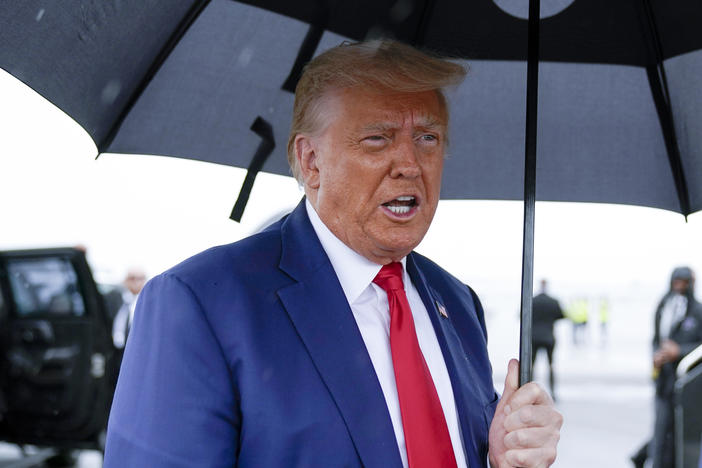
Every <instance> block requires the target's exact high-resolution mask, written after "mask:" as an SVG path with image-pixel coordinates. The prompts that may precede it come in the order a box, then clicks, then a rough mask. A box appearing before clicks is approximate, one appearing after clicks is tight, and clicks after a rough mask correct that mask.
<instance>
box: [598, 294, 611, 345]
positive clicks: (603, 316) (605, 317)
mask: <svg viewBox="0 0 702 468" xmlns="http://www.w3.org/2000/svg"><path fill="white" fill-rule="evenodd" d="M609 310H610V309H609V299H608V298H607V297H606V296H602V297H601V298H600V307H599V318H600V344H601V345H602V346H604V345H605V344H607V324H608V323H609Z"/></svg>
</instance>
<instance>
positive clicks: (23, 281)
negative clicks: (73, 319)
mask: <svg viewBox="0 0 702 468" xmlns="http://www.w3.org/2000/svg"><path fill="white" fill-rule="evenodd" d="M7 273H8V277H9V280H10V287H11V290H12V296H13V300H14V302H15V310H16V313H17V315H19V316H20V317H26V316H31V315H46V314H51V315H74V316H81V315H83V314H84V313H85V304H84V303H83V297H82V296H81V294H80V291H79V286H78V277H77V275H76V272H75V270H74V269H73V265H71V262H70V261H69V260H68V259H65V258H59V257H53V258H41V259H10V260H8V261H7Z"/></svg>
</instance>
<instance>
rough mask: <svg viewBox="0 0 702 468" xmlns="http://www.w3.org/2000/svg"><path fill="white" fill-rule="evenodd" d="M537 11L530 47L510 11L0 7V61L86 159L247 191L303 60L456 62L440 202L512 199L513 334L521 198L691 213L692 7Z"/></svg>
mask: <svg viewBox="0 0 702 468" xmlns="http://www.w3.org/2000/svg"><path fill="white" fill-rule="evenodd" d="M542 3H543V8H542V11H543V12H544V17H543V19H541V21H540V22H538V21H536V20H535V19H534V20H533V21H532V28H531V33H530V34H531V36H532V40H531V42H530V47H529V49H528V48H527V37H528V36H527V34H528V27H527V21H526V20H525V19H524V18H523V17H524V16H526V8H524V7H525V6H526V0H522V1H519V0H473V1H470V2H466V1H449V0H443V1H442V0H373V1H363V0H359V1H357V2H345V1H340V0H304V1H302V0H301V1H297V2H288V1H283V0H265V1H264V0H260V1H254V0H251V1H246V2H235V1H231V0H210V1H208V0H187V1H186V0H182V1H178V2H172V1H166V0H149V1H145V0H120V1H117V0H114V1H109V2H98V1H86V0H73V1H67V2H61V3H60V4H59V3H57V2H45V1H41V0H6V1H5V2H3V5H2V7H0V25H1V27H0V67H2V68H4V69H5V70H7V71H8V72H10V73H11V74H13V75H14V76H16V77H17V78H19V79H20V80H22V81H24V82H25V83H27V84H28V85H29V86H31V87H32V88H33V89H35V90H36V91H38V92H39V93H40V94H42V95H43V96H45V97H46V98H47V99H49V100H50V101H51V102H53V103H54V104H56V105H57V106H58V107H59V108H61V109H62V110H64V111H65V112H66V113H67V114H68V115H70V116H71V117H73V118H74V119H75V120H76V121H77V122H78V123H79V124H80V125H81V126H83V128H85V129H86V131H87V132H88V133H89V134H90V135H91V137H92V138H93V140H94V141H95V143H96V145H97V148H98V151H99V152H117V153H138V154H160V155H170V156H177V157H185V158H192V159H201V160H205V161H211V162H215V163H221V164H230V165H235V166H240V167H246V168H249V177H247V182H246V183H245V186H249V187H250V185H251V183H252V182H253V178H254V177H255V174H256V172H257V171H259V170H265V171H268V172H274V173H279V174H287V173H288V168H287V162H286V160H285V154H284V153H285V149H284V146H285V145H283V144H280V143H281V142H284V141H285V140H286V138H287V131H288V125H289V115H290V110H291V108H292V99H293V97H292V94H291V93H290V91H291V90H292V89H294V85H295V83H296V80H297V76H298V75H299V72H300V70H301V68H302V66H303V65H304V63H305V62H306V61H307V60H308V59H309V58H310V57H311V56H313V55H314V54H315V53H316V52H317V51H319V50H323V49H326V48H327V47H329V46H332V45H336V44H338V43H339V42H340V41H341V40H343V39H345V38H351V39H363V38H365V37H372V36H393V37H396V38H398V39H400V40H403V41H406V42H409V43H412V44H415V45H418V46H423V47H427V48H430V49H433V50H436V51H438V52H442V53H447V54H450V55H452V56H454V57H457V58H460V59H466V60H468V64H469V65H470V68H471V73H470V75H469V78H468V79H467V80H466V82H465V83H464V85H462V86H461V87H460V88H458V89H457V90H456V91H455V92H454V93H453V95H452V96H451V102H452V103H453V104H452V126H453V131H452V143H451V149H450V153H451V157H450V158H449V160H448V161H447V163H446V171H445V175H444V182H443V189H442V197H443V198H482V199H522V198H525V201H526V202H527V203H526V204H525V215H526V216H525V220H526V227H527V229H525V249H524V255H525V257H524V278H523V299H522V308H523V313H524V314H525V315H526V316H527V320H525V321H524V324H525V325H526V329H525V330H523V336H526V335H528V324H529V323H530V321H529V320H528V316H529V315H530V314H529V311H530V295H531V255H532V251H531V247H530V245H531V243H530V234H529V233H530V232H531V231H530V224H531V223H532V222H533V200H534V199H535V198H536V199H539V200H561V201H589V202H612V203H627V204H636V205H645V206H652V207H658V208H664V209H669V210H674V211H679V212H681V213H683V214H685V215H687V214H689V213H691V212H694V211H697V210H700V209H702V127H701V125H702V124H701V123H700V122H702V84H701V83H702V82H700V80H699V77H700V76H702V50H701V49H702V28H700V27H699V25H700V24H702V4H701V3H700V2H699V1H698V0H678V1H676V2H666V1H664V0H619V1H616V2H613V1H611V0H574V1H573V0H551V1H546V0H543V2H542ZM531 4H532V10H533V12H537V11H538V9H539V5H538V2H535V1H534V0H532V1H531ZM520 8H522V10H521V11H520ZM546 15H550V16H548V17H546ZM532 16H533V18H536V16H537V15H532ZM536 26H538V27H539V28H540V34H538V31H537V30H536V29H535V27H536ZM536 38H539V40H540V46H539V47H537V43H536V42H535V41H534V39H536ZM528 50H530V51H531V58H532V60H531V63H532V66H531V68H530V72H529V75H530V83H531V85H530V90H531V92H530V94H529V96H530V97H529V102H530V103H531V105H530V107H529V112H528V113H529V115H530V117H529V118H528V121H527V120H526V118H525V112H524V106H525V103H526V101H527V97H526V93H525V89H526V87H525V83H526V82H527V66H526V62H525V61H526V59H527V55H528V54H527V52H528ZM537 53H538V55H540V56H541V60H542V62H541V65H540V85H539V86H538V90H539V94H538V100H537V97H536V93H535V90H536V89H537V84H536V77H537V73H536V72H537V67H535V66H534V65H535V63H536V56H537ZM537 102H538V106H539V109H540V114H539V120H538V129H537V120H536V118H535V109H536V103H537ZM525 129H528V131H525ZM537 130H538V131H537ZM537 136H538V141H539V146H538V162H536V161H537V160H536V158H535V157H536V156H537V151H536V137H537ZM525 141H527V145H526V147H527V156H529V157H528V158H527V165H526V168H527V170H526V172H525V171H523V167H524V166H523V164H524V148H525V143H524V142H525ZM276 143H277V144H276ZM534 177H536V178H538V186H537V190H536V192H533V191H530V190H531V189H530V187H531V188H532V189H533V182H534ZM247 196H248V193H247V191H246V189H244V190H243V191H242V196H241V197H240V200H245V198H246V197H247ZM241 208H242V204H241V203H239V204H238V207H236V209H235V213H233V215H237V214H238V215H239V216H240V214H241ZM528 342H529V340H528V339H526V340H525V339H523V340H522V344H523V350H522V362H523V364H524V365H523V366H522V380H524V381H525V380H529V377H530V366H529V363H530V359H528V357H527V356H528V351H529V350H528V344H529V343H528ZM525 353H526V354H525Z"/></svg>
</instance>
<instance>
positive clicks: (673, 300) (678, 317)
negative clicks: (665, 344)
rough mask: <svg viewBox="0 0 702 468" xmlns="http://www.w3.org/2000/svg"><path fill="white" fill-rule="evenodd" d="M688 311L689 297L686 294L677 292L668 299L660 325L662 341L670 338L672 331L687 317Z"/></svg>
mask: <svg viewBox="0 0 702 468" xmlns="http://www.w3.org/2000/svg"><path fill="white" fill-rule="evenodd" d="M686 313H687V298H686V297H685V296H683V295H682V294H677V293H676V294H672V295H671V296H670V297H668V299H666V301H665V305H663V310H661V320H660V323H659V325H658V336H659V338H660V340H661V341H663V340H667V339H668V337H669V336H670V332H671V331H672V330H673V328H674V327H675V326H676V325H677V324H678V323H680V322H681V321H682V319H684V318H685V314H686Z"/></svg>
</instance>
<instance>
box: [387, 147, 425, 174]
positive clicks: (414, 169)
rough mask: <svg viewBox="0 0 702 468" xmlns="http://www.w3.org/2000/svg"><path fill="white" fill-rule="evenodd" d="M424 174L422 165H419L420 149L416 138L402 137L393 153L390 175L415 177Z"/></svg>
mask: <svg viewBox="0 0 702 468" xmlns="http://www.w3.org/2000/svg"><path fill="white" fill-rule="evenodd" d="M421 174H422V167H421V166H420V165H419V150H418V149H417V147H416V145H415V142H414V139H413V138H411V137H409V138H401V139H399V141H398V142H397V144H396V147H395V151H394V152H393V155H392V167H391V168H390V177H392V178H393V179H396V178H399V177H405V178H409V179H413V178H415V177H419V176H420V175H421Z"/></svg>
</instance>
